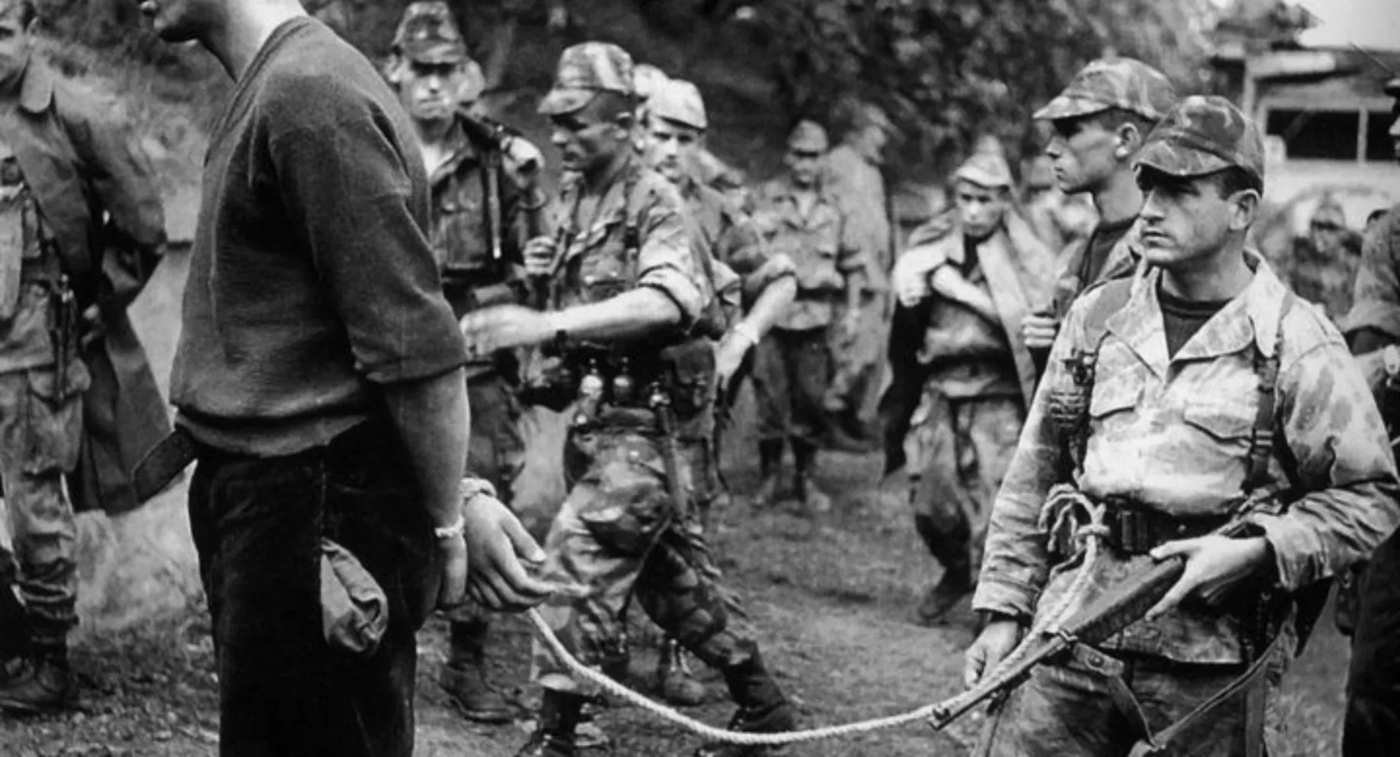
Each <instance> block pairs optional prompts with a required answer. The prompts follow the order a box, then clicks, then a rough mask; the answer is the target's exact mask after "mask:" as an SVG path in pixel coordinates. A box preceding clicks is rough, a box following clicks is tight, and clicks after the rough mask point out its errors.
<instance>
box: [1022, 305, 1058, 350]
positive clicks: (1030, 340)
mask: <svg viewBox="0 0 1400 757" xmlns="http://www.w3.org/2000/svg"><path fill="white" fill-rule="evenodd" d="M1058 333H1060V321H1059V319H1058V318H1056V317H1055V316H1053V315H1051V314H1049V313H1031V314H1029V315H1027V316H1026V317H1025V318H1022V319H1021V339H1022V340H1023V341H1025V343H1026V347H1027V348H1028V349H1032V350H1048V349H1050V347H1051V345H1053V344H1054V343H1055V335H1056V334H1058Z"/></svg>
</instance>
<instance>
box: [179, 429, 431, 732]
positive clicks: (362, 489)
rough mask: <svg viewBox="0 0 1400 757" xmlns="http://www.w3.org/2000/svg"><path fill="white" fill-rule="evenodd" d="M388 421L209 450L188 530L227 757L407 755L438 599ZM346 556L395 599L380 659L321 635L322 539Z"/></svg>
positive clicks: (195, 486) (421, 523) (423, 532)
mask: <svg viewBox="0 0 1400 757" xmlns="http://www.w3.org/2000/svg"><path fill="white" fill-rule="evenodd" d="M396 439H397V435H396V434H395V433H394V432H393V430H392V429H391V428H389V427H388V426H387V424H378V423H364V424H361V425H360V426H358V427H356V428H354V429H352V430H350V431H347V432H345V433H344V434H342V435H340V436H339V437H337V438H336V439H334V440H332V441H331V443H330V444H329V445H327V446H324V447H318V448H315V449H312V450H308V451H306V452H301V453H298V454H295V455H290V456H286V457H275V458H257V457H247V456H242V455H233V454H228V453H223V452H220V451H218V450H214V449H211V448H204V449H202V450H201V452H200V455H199V463H198V467H197V468H196V469H195V474H194V478H193V480H192V481H191V483H190V528H191V531H192V532H193V535H194V542H195V547H196V548H197V550H198V552H199V569H200V577H201V579H202V580H203V582H204V590H205V593H206V594H207V595H208V599H209V612H210V615H211V616H212V621H213V634H214V644H215V651H216V656H217V666H218V673H219V715H220V728H219V754H220V755H222V757H243V756H244V755H248V756H249V757H252V756H254V755H256V756H257V757H267V756H271V755H287V756H288V757H313V756H319V755H336V756H337V757H344V756H350V757H357V756H360V755H364V756H366V757H369V756H371V755H373V756H376V757H377V756H379V755H409V754H411V753H412V751H413V683H414V673H415V667H416V665H415V647H414V638H413V637H414V631H415V630H416V629H417V628H418V626H419V625H420V624H421V623H422V620H423V618H424V616H425V613H426V611H427V610H428V609H429V607H430V605H431V604H432V599H431V597H432V594H434V593H435V592H436V584H435V579H436V566H435V565H434V564H433V557H434V556H435V545H434V542H433V533H432V527H431V522H430V520H429V518H428V515H427V513H426V512H425V511H424V509H423V506H422V502H421V499H420V498H419V497H418V496H417V491H418V489H417V486H416V484H415V483H414V482H413V480H412V478H411V474H410V469H409V467H408V464H407V461H406V459H405V457H404V455H403V453H402V450H401V448H400V447H399V445H398V444H397V442H396ZM322 536H326V537H328V538H331V539H333V540H335V541H336V542H338V543H339V544H341V545H342V546H344V547H345V548H347V549H348V550H350V552H351V553H353V554H354V555H355V556H356V557H357V558H359V560H360V562H361V563H362V564H363V565H364V566H365V568H366V569H367V570H369V572H370V573H371V574H372V575H373V576H374V577H375V579H376V580H377V581H378V582H379V584H380V586H381V587H382V588H383V589H384V592H385V594H386V595H387V596H388V599H389V610H390V622H389V629H388V632H387V633H386V634H385V637H384V640H383V642H382V643H381V645H380V647H379V649H378V650H377V651H376V652H375V653H374V654H372V655H370V656H367V657H357V656H354V655H352V654H350V653H348V652H344V651H341V650H338V649H333V648H331V647H330V646H329V645H328V644H327V643H326V641H325V639H324V637H323V636H322V632H321V607H320V574H319V565H320V546H319V544H320V539H321V537H322Z"/></svg>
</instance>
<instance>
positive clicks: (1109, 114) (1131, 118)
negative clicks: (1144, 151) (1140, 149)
mask: <svg viewBox="0 0 1400 757" xmlns="http://www.w3.org/2000/svg"><path fill="white" fill-rule="evenodd" d="M1089 118H1092V119H1094V120H1096V121H1098V122H1099V125H1101V126H1103V128H1104V130H1105V131H1117V130H1118V127H1120V126H1123V125H1124V124H1132V125H1133V126H1135V127H1136V128H1137V130H1138V134H1139V135H1140V136H1141V138H1142V139H1147V134H1148V132H1150V131H1152V129H1153V128H1154V127H1155V126H1156V125H1157V121H1156V119H1152V118H1148V117H1147V116H1144V115H1142V114H1140V113H1134V112H1133V111H1131V110H1125V109H1123V108H1109V109H1108V110H1102V111H1099V112H1098V113H1094V114H1092V115H1090V116H1089Z"/></svg>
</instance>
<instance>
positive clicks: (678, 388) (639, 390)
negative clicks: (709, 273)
mask: <svg viewBox="0 0 1400 757" xmlns="http://www.w3.org/2000/svg"><path fill="white" fill-rule="evenodd" d="M590 372H596V373H597V374H598V376H599V377H600V378H601V379H602V382H603V394H602V396H601V397H600V398H599V399H600V401H601V403H602V404H603V405H605V406H610V407H617V408H639V409H645V410H647V412H650V409H649V408H648V406H647V399H648V396H649V391H648V387H650V386H651V385H652V384H660V385H661V387H662V388H663V389H664V390H665V391H666V393H667V395H668V396H669V397H670V400H671V407H672V409H673V410H674V412H675V413H676V415H677V416H678V417H680V418H689V417H691V416H694V415H695V414H697V413H699V412H701V411H702V410H704V409H705V408H706V407H708V406H709V403H710V402H711V400H712V398H713V396H714V375H715V356H714V347H713V346H712V345H711V343H710V342H709V340H706V339H700V338H693V339H688V340H686V341H684V342H681V343H679V344H673V345H670V346H667V347H662V348H660V349H651V348H650V347H649V346H646V345H643V346H639V345H635V344H628V345H611V346H602V345H599V344H595V343H579V342H567V343H564V342H560V341H559V340H556V341H555V342H552V343H550V344H547V345H545V346H544V347H543V348H542V349H540V350H539V351H538V352H537V353H536V354H535V356H534V359H533V360H532V361H531V365H530V366H529V368H528V370H527V371H526V377H525V384H524V386H523V387H522V388H521V390H520V398H521V401H522V402H525V403H527V404H532V405H542V406H544V407H548V408H550V409H553V410H556V411H557V410H563V409H564V408H566V407H568V406H569V404H570V403H572V402H573V401H574V400H575V399H576V398H577V397H578V396H579V383H580V381H581V380H582V379H583V377H584V376H586V375H588V374H589V373H590ZM624 387H628V389H627V390H625V391H624V389H623V388H624Z"/></svg>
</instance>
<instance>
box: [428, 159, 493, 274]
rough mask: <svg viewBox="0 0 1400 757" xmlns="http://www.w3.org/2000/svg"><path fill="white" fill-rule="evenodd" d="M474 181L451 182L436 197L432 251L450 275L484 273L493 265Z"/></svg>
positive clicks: (478, 192)
mask: <svg viewBox="0 0 1400 757" xmlns="http://www.w3.org/2000/svg"><path fill="white" fill-rule="evenodd" d="M476 178H477V177H475V176H474V175H473V176H471V177H468V178H467V179H465V180H454V181H453V183H452V186H450V187H448V188H447V189H446V190H444V191H442V192H441V193H440V194H439V196H438V197H437V201H436V205H437V215H436V217H435V218H434V219H433V235H432V237H433V248H434V252H435V253H436V254H437V256H438V258H439V260H440V262H441V264H442V266H443V269H444V270H446V271H448V272H449V273H469V272H477V271H484V270H486V269H487V268H488V267H489V266H490V265H491V264H492V263H493V262H494V261H492V260H491V249H490V248H491V241H490V239H488V238H487V235H486V212H485V209H484V207H483V205H482V197H481V191H480V188H479V187H477V186H476V185H477V183H478V182H477V181H474V179H476ZM483 283H487V282H483Z"/></svg>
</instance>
